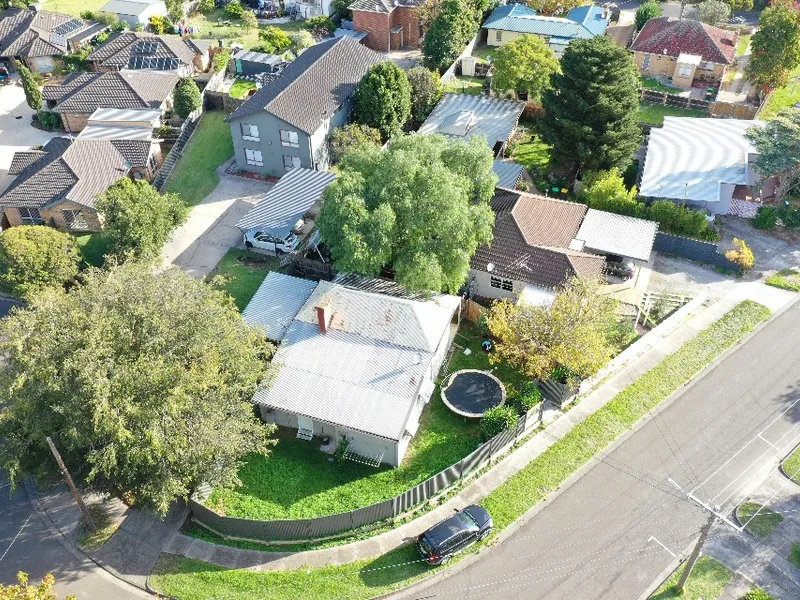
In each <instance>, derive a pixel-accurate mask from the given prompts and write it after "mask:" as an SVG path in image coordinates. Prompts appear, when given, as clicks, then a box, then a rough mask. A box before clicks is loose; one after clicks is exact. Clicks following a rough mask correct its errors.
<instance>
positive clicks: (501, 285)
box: [489, 277, 514, 292]
mask: <svg viewBox="0 0 800 600" xmlns="http://www.w3.org/2000/svg"><path fill="white" fill-rule="evenodd" d="M489 285H490V286H492V287H493V288H496V289H498V290H503V291H506V292H513V291H514V282H513V281H512V280H511V279H500V278H499V277H490V278H489Z"/></svg>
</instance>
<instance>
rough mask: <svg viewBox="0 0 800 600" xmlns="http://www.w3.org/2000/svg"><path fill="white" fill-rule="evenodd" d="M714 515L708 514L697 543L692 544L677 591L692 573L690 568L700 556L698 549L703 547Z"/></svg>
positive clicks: (681, 589)
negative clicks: (692, 548)
mask: <svg viewBox="0 0 800 600" xmlns="http://www.w3.org/2000/svg"><path fill="white" fill-rule="evenodd" d="M714 519H715V517H714V515H713V513H712V514H709V515H708V522H707V523H706V524H705V525H703V529H701V530H700V538H699V539H698V540H697V543H696V544H695V545H694V550H692V553H691V554H690V555H689V560H687V561H686V568H684V569H683V575H681V579H680V581H678V592H679V593H680V592H682V591H683V586H684V585H686V580H687V579H689V575H691V574H692V569H694V565H695V563H696V562H697V559H698V558H700V550H701V549H702V548H703V543H704V542H705V541H706V538H707V537H708V532H709V530H710V529H711V525H712V523H714Z"/></svg>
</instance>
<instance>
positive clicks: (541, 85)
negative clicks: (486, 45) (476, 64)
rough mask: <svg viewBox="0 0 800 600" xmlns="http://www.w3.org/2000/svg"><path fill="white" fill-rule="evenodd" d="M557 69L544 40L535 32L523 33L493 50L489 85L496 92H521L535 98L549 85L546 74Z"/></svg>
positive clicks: (537, 98)
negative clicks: (490, 83)
mask: <svg viewBox="0 0 800 600" xmlns="http://www.w3.org/2000/svg"><path fill="white" fill-rule="evenodd" d="M559 71H560V68H559V65H558V60H557V59H556V56H555V54H554V53H553V51H552V50H551V49H550V47H549V46H548V45H547V42H545V41H544V40H543V39H542V38H540V37H538V36H535V35H523V36H522V37H519V38H517V39H515V40H513V41H512V42H509V43H507V44H506V45H504V46H503V47H502V48H500V49H499V50H498V51H497V54H495V59H494V77H493V78H492V87H494V89H495V90H497V91H499V92H505V91H507V90H512V91H514V92H518V93H519V92H524V93H527V94H528V100H539V98H540V96H541V94H542V92H543V91H544V90H546V89H547V88H549V87H550V77H551V76H552V75H554V74H555V73H558V72H559Z"/></svg>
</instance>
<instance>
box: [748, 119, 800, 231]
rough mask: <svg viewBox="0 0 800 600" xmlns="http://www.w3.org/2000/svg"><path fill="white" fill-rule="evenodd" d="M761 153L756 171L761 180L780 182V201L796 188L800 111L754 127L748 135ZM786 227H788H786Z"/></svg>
mask: <svg viewBox="0 0 800 600" xmlns="http://www.w3.org/2000/svg"><path fill="white" fill-rule="evenodd" d="M745 135H746V136H747V139H749V140H750V141H751V142H752V143H753V145H754V146H755V147H756V150H757V152H758V159H757V161H756V171H758V174H759V175H760V176H761V179H762V180H766V179H767V178H769V177H772V176H776V177H777V178H778V184H779V185H778V192H779V194H780V195H779V196H778V200H782V199H783V196H784V195H785V193H786V192H787V191H790V190H792V189H793V188H794V187H795V185H796V184H797V177H798V168H799V167H800V110H797V109H795V108H789V109H786V110H782V111H780V112H779V113H778V114H777V115H775V117H773V118H772V119H769V120H768V121H766V122H765V123H764V126H763V127H751V128H750V129H749V130H748V131H747V133H746V134H745ZM784 224H785V223H784Z"/></svg>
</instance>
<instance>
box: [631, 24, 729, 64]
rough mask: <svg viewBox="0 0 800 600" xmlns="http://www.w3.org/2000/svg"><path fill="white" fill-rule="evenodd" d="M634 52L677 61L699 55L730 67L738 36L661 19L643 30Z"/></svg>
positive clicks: (700, 25)
mask: <svg viewBox="0 0 800 600" xmlns="http://www.w3.org/2000/svg"><path fill="white" fill-rule="evenodd" d="M631 50H633V51H634V52H647V53H648V54H662V55H665V56H674V57H677V56H678V55H679V54H681V53H685V54H696V55H699V56H702V57H703V60H704V61H707V62H713V63H718V64H723V65H730V64H732V63H733V58H734V56H735V54H736V34H734V33H733V32H731V31H726V30H724V29H720V28H718V27H711V26H710V25H706V24H705V23H701V22H700V21H678V20H677V19H673V18H671V17H658V18H657V19H650V20H649V21H648V22H647V24H646V25H645V26H644V28H642V30H641V31H640V32H639V35H637V36H636V39H635V40H634V42H633V44H632V45H631Z"/></svg>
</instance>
